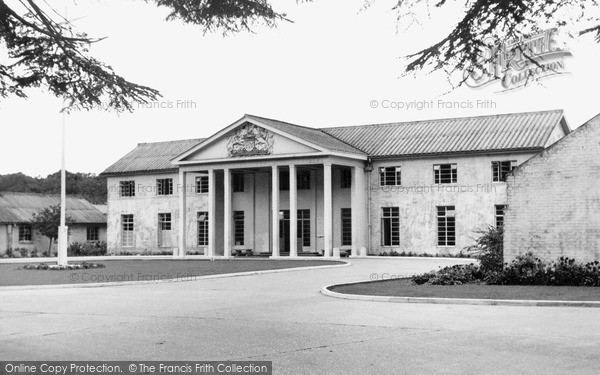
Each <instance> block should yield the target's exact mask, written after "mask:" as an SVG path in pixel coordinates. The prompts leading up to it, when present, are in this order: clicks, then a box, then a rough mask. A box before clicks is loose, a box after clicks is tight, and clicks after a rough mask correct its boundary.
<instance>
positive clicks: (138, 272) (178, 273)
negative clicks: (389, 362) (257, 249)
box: [0, 259, 342, 286]
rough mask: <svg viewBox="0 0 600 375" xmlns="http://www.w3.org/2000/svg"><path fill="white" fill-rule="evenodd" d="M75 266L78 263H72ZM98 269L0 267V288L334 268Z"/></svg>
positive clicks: (140, 265) (207, 265)
mask: <svg viewBox="0 0 600 375" xmlns="http://www.w3.org/2000/svg"><path fill="white" fill-rule="evenodd" d="M74 263H78V262H74ZM94 263H100V264H103V265H105V268H99V269H81V270H64V271H52V270H25V269H23V266H24V265H25V264H0V286H10V285H47V284H85V283H98V282H119V281H150V280H164V279H174V278H178V279H183V280H186V279H189V280H192V279H193V278H194V277H196V276H206V275H218V274H228V273H235V272H249V271H260V270H275V269H282V268H299V267H310V266H322V265H334V264H341V263H342V262H336V261H324V260H259V259H255V260H251V259H248V260H246V259H244V260H241V259H240V260H215V261H209V260H162V259H161V260H141V259H140V260H107V261H98V262H94Z"/></svg>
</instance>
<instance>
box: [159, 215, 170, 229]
mask: <svg viewBox="0 0 600 375" xmlns="http://www.w3.org/2000/svg"><path fill="white" fill-rule="evenodd" d="M158 229H159V230H161V231H163V230H171V213H164V214H158Z"/></svg>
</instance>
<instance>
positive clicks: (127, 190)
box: [119, 180, 135, 197]
mask: <svg viewBox="0 0 600 375" xmlns="http://www.w3.org/2000/svg"><path fill="white" fill-rule="evenodd" d="M119 192H120V195H121V197H135V181H133V180H131V181H120V182H119Z"/></svg>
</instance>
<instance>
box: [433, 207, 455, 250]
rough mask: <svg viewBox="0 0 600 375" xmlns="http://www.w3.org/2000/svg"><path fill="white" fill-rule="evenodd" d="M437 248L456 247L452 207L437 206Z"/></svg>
mask: <svg viewBox="0 0 600 375" xmlns="http://www.w3.org/2000/svg"><path fill="white" fill-rule="evenodd" d="M437 220H438V246H455V245H456V218H455V210H454V206H438V208H437Z"/></svg>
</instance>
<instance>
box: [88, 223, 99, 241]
mask: <svg viewBox="0 0 600 375" xmlns="http://www.w3.org/2000/svg"><path fill="white" fill-rule="evenodd" d="M99 232H100V228H98V227H97V226H89V227H87V230H86V240H87V241H88V242H94V241H99V240H100V236H99Z"/></svg>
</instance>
